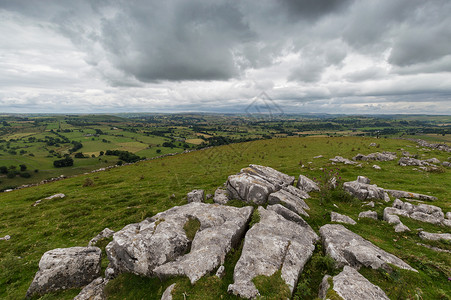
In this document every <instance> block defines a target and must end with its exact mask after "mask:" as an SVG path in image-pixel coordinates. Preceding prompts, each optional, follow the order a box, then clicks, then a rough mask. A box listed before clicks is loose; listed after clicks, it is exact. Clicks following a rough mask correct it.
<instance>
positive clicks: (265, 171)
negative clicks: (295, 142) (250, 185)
mask: <svg viewBox="0 0 451 300" xmlns="http://www.w3.org/2000/svg"><path fill="white" fill-rule="evenodd" d="M241 173H247V174H252V175H256V176H259V177H261V178H264V179H265V180H267V181H269V182H271V183H272V184H274V185H279V186H285V185H293V183H294V179H295V178H294V176H289V175H287V174H284V173H282V172H279V171H277V170H275V169H273V168H271V167H265V166H260V165H253V164H251V165H249V167H247V168H243V169H241Z"/></svg>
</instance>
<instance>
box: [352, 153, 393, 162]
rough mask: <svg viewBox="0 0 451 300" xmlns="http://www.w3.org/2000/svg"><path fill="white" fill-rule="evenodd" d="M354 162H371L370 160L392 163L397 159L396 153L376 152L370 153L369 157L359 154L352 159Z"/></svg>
mask: <svg viewBox="0 0 451 300" xmlns="http://www.w3.org/2000/svg"><path fill="white" fill-rule="evenodd" d="M352 159H353V160H363V161H369V160H375V161H390V160H395V159H396V153H395V152H385V151H384V152H382V153H380V152H376V153H370V154H368V155H363V154H360V153H359V154H357V155H356V156H354V157H353V158H352Z"/></svg>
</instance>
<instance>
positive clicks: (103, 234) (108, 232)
mask: <svg viewBox="0 0 451 300" xmlns="http://www.w3.org/2000/svg"><path fill="white" fill-rule="evenodd" d="M113 234H114V231H113V230H111V229H109V228H105V229H104V230H102V231H101V232H100V233H99V234H98V235H96V236H95V237H94V238H92V239H91V240H90V241H89V243H88V247H91V246H94V245H95V244H96V243H97V242H98V241H100V240H101V239H105V238H109V237H112V236H113Z"/></svg>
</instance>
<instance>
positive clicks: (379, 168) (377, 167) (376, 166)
mask: <svg viewBox="0 0 451 300" xmlns="http://www.w3.org/2000/svg"><path fill="white" fill-rule="evenodd" d="M373 169H375V170H381V169H382V168H381V167H379V166H378V165H373Z"/></svg>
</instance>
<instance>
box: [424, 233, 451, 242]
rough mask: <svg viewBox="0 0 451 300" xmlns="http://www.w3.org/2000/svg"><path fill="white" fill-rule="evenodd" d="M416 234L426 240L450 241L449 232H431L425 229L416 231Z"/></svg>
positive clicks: (450, 235)
mask: <svg viewBox="0 0 451 300" xmlns="http://www.w3.org/2000/svg"><path fill="white" fill-rule="evenodd" d="M418 236H419V237H420V238H421V239H422V240H428V241H440V240H445V241H451V233H431V232H426V231H420V232H419V233H418Z"/></svg>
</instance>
